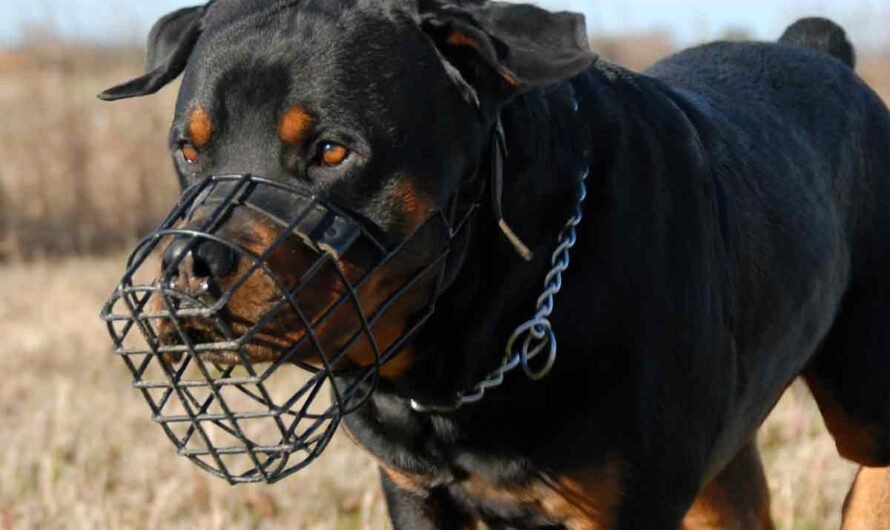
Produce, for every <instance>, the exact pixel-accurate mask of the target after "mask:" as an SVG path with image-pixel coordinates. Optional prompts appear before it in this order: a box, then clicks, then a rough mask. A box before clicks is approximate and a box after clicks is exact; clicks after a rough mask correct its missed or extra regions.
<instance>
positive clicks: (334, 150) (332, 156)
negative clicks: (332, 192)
mask: <svg viewBox="0 0 890 530" xmlns="http://www.w3.org/2000/svg"><path fill="white" fill-rule="evenodd" d="M347 157H349V149H347V148H345V147H343V146H342V145H340V144H338V143H336V142H322V143H321V144H320V145H319V147H318V160H319V162H320V163H321V164H323V165H324V166H327V167H336V166H339V165H340V164H342V163H343V161H344V160H346V158H347Z"/></svg>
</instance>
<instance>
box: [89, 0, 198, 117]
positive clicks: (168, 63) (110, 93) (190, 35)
mask: <svg viewBox="0 0 890 530" xmlns="http://www.w3.org/2000/svg"><path fill="white" fill-rule="evenodd" d="M203 15H204V6H195V7H186V8H184V9H179V10H177V11H174V12H172V13H170V14H168V15H166V16H164V17H162V18H161V19H160V20H158V21H157V22H155V25H154V26H153V27H152V28H151V32H150V33H149V34H148V52H147V54H146V59H145V72H146V73H145V75H143V76H142V77H137V78H136V79H133V80H131V81H127V82H126V83H123V84H120V85H117V86H115V87H112V88H109V89H108V90H106V91H105V92H102V93H101V94H99V98H100V99H103V100H105V101H114V100H116V99H124V98H132V97H137V96H146V95H149V94H154V93H155V92H157V91H158V90H160V89H161V88H163V87H164V85H166V84H167V83H169V82H170V81H173V80H174V79H176V77H177V76H179V74H181V73H182V71H183V70H184V69H185V65H186V63H187V62H188V58H189V55H191V53H192V49H193V48H194V47H195V43H196V42H197V41H198V37H199V36H200V35H201V19H202V17H203Z"/></svg>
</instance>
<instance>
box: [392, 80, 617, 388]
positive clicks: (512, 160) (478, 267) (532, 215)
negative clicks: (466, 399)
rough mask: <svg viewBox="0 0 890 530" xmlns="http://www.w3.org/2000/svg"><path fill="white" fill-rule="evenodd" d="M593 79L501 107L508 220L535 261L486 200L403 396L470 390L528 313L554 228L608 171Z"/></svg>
mask: <svg viewBox="0 0 890 530" xmlns="http://www.w3.org/2000/svg"><path fill="white" fill-rule="evenodd" d="M598 76H600V74H598V73H597V72H596V71H593V70H591V71H589V72H585V73H583V74H581V75H579V76H577V77H576V78H574V79H572V80H571V81H567V82H563V83H560V84H558V85H553V86H549V87H545V88H543V89H538V90H535V91H532V92H530V93H527V94H524V95H522V96H520V97H518V98H517V99H516V100H514V101H513V102H512V103H510V104H509V105H507V106H506V107H505V108H504V109H503V110H502V114H501V117H502V120H503V125H504V131H505V136H506V143H507V153H506V158H505V160H504V194H503V211H504V216H505V220H506V222H507V223H508V224H509V225H510V226H511V228H513V230H514V231H515V232H516V233H517V235H518V236H519V237H520V238H521V239H522V240H523V242H525V243H526V244H527V245H528V246H529V247H530V248H531V250H532V251H533V253H534V258H533V260H532V261H531V262H525V261H524V260H523V259H521V258H520V257H519V255H518V254H517V252H516V249H515V248H514V247H513V246H512V245H511V244H510V243H509V242H508V240H507V239H506V238H505V237H504V235H503V234H502V233H501V231H500V229H499V228H498V226H497V221H496V219H495V218H494V214H493V208H491V207H489V206H488V204H487V203H486V200H483V207H482V208H481V210H480V212H479V214H478V216H477V219H476V222H475V224H474V226H473V228H472V233H471V236H470V237H471V242H470V245H469V249H468V251H467V255H466V257H465V259H464V261H463V265H462V268H461V271H460V273H459V274H458V276H457V278H456V279H455V281H454V283H453V284H452V285H451V286H450V288H449V289H448V290H447V291H446V293H445V294H444V295H443V297H442V298H441V299H440V301H439V302H438V303H437V310H436V313H435V314H434V315H433V317H432V319H431V321H430V322H429V323H428V324H427V325H426V328H425V331H424V332H423V333H422V334H421V336H420V338H419V340H418V341H417V344H416V348H417V359H418V363H417V365H416V366H415V368H414V369H413V370H411V371H409V372H408V373H407V374H406V375H405V376H404V377H403V378H401V380H400V381H398V383H397V387H398V388H399V393H400V394H403V395H408V396H410V397H414V398H418V399H421V400H424V399H425V400H431V401H432V402H436V401H442V400H447V399H448V398H449V397H452V398H453V396H454V395H455V393H457V392H461V391H466V390H468V389H469V388H470V387H471V386H473V385H474V384H475V383H477V382H478V381H479V380H480V379H481V378H482V377H484V375H485V374H486V373H488V372H489V371H491V370H492V369H493V368H495V367H497V366H498V364H499V363H500V362H501V360H502V358H503V356H504V347H505V342H506V339H507V337H508V335H509V333H510V332H511V331H512V330H513V329H514V328H515V327H516V326H517V325H519V324H520V323H522V322H523V321H525V320H527V319H528V318H530V317H531V316H532V315H533V313H534V311H535V301H536V299H537V297H538V296H539V295H540V293H541V291H542V289H543V287H544V284H543V282H544V275H545V274H546V272H547V270H548V269H549V267H550V265H551V261H550V260H551V256H552V253H553V251H554V249H555V248H556V246H557V240H558V237H559V234H560V231H561V230H562V228H563V226H564V225H565V224H566V221H567V220H568V219H569V217H570V216H571V214H572V212H573V211H574V209H575V208H576V206H577V204H578V196H579V180H580V176H581V174H582V173H584V172H585V171H589V170H591V169H595V170H596V171H598V172H601V171H603V170H604V168H600V167H597V162H596V159H597V153H596V152H595V150H596V149H599V148H600V146H596V145H594V141H593V138H592V135H593V133H594V128H593V127H591V124H596V123H597V117H596V115H595V114H596V112H597V110H596V108H595V105H593V104H592V102H593V101H594V100H595V99H596V97H597V95H596V94H595V92H597V90H600V89H601V88H600V87H598V86H597V83H598V80H597V77H598ZM603 147H604V148H605V146H603ZM483 172H487V167H485V168H484V170H483ZM591 179H592V180H594V181H595V179H596V175H592V176H591ZM592 222H595V221H592ZM517 377H518V376H517ZM433 382H434V383H433Z"/></svg>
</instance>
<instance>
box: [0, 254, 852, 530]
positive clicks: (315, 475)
mask: <svg viewBox="0 0 890 530" xmlns="http://www.w3.org/2000/svg"><path fill="white" fill-rule="evenodd" d="M122 263H123V256H115V257H109V258H101V259H100V258H93V259H66V260H61V261H57V262H55V263H46V262H43V263H34V264H28V265H5V266H2V267H0V366H2V367H3V368H4V376H5V377H4V380H3V382H2V383H0V530H13V529H14V530H25V529H29V530H30V529H34V530H38V529H39V530H56V529H58V530H63V529H64V530H103V529H109V530H111V529H114V530H118V529H140V530H141V529H146V530H153V529H165V530H166V529H194V528H201V529H208V530H210V529H222V528H226V529H232V530H248V529H251V530H253V529H264V530H265V529H268V530H272V529H285V528H286V529H289V530H293V529H307V530H315V529H318V530H321V529H328V530H352V529H375V530H376V529H382V528H387V527H388V525H387V523H386V522H385V520H386V519H385V509H384V507H383V505H382V498H381V495H380V492H379V489H378V486H377V482H376V472H375V469H374V466H373V464H372V463H371V461H370V459H369V458H368V457H366V456H365V455H364V454H362V453H361V452H360V451H359V450H358V449H357V448H355V447H354V446H353V444H352V443H351V442H350V441H349V440H348V439H347V438H346V437H345V436H343V435H342V434H338V435H337V436H336V437H335V440H334V441H333V442H332V445H331V447H330V448H329V449H328V450H327V451H326V452H325V453H324V455H323V456H322V457H321V458H320V459H319V460H318V461H316V462H315V463H314V464H312V465H311V466H310V467H309V468H308V469H306V470H305V471H303V472H301V473H299V474H298V475H297V476H294V477H292V478H290V479H287V480H285V481H283V482H282V483H279V484H277V485H274V486H249V487H244V486H239V487H236V488H232V487H229V486H228V485H226V484H225V483H223V482H222V481H221V480H219V479H216V478H213V477H211V476H209V475H207V474H205V473H204V472H203V471H200V470H199V469H198V468H197V467H195V466H194V465H192V464H190V463H189V462H188V461H186V460H185V459H183V458H179V457H177V456H176V455H175V453H174V449H173V446H172V445H171V444H170V443H169V441H168V440H167V439H166V437H165V436H164V435H163V434H162V432H161V430H160V429H159V428H157V427H156V426H155V425H154V424H153V423H152V422H151V420H150V418H149V411H148V408H147V407H146V406H145V404H144V402H143V400H142V398H141V397H140V396H139V395H138V394H137V393H136V392H135V391H134V390H132V389H131V388H130V386H129V381H130V379H129V374H128V373H127V371H126V369H125V367H124V365H123V363H121V362H120V361H119V360H117V359H116V358H114V357H113V356H112V355H111V353H110V344H109V340H108V338H107V335H106V333H105V331H104V327H103V324H102V323H101V322H100V321H99V319H98V312H99V309H100V306H101V304H102V302H103V300H104V299H105V297H106V296H107V295H108V294H109V292H110V289H111V288H112V286H113V285H114V282H115V280H116V279H117V276H118V275H119V274H120V272H121V267H122ZM760 442H761V447H762V448H763V450H764V459H765V461H766V466H767V470H768V474H769V480H770V486H771V488H772V492H773V493H772V494H773V514H774V516H775V519H776V521H777V523H778V524H779V526H780V528H782V529H785V530H828V529H834V528H837V527H838V515H839V512H840V505H841V503H842V501H843V497H844V495H845V493H846V490H847V487H848V485H849V483H850V481H851V478H852V475H853V472H854V468H853V466H852V465H850V464H847V463H844V462H843V461H841V460H840V459H839V457H838V456H837V454H836V453H835V450H834V445H833V443H832V441H831V439H830V438H829V437H828V435H827V434H826V433H825V430H824V427H823V425H822V422H821V419H820V418H819V416H818V413H817V411H816V409H815V406H814V404H813V402H812V400H811V399H810V397H809V396H808V395H807V393H806V390H805V389H804V388H803V387H801V386H795V387H793V388H792V389H791V391H790V392H789V393H788V394H787V395H786V396H785V398H784V399H783V400H782V402H781V403H780V404H779V405H778V407H777V408H776V410H775V412H774V413H773V415H772V417H771V418H770V420H769V421H768V422H767V424H766V426H765V427H764V428H763V430H762V432H761V437H760Z"/></svg>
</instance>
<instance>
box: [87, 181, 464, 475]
mask: <svg viewBox="0 0 890 530" xmlns="http://www.w3.org/2000/svg"><path fill="white" fill-rule="evenodd" d="M458 231H459V228H457V227H455V226H454V223H453V220H452V219H449V218H448V216H446V215H445V214H444V213H443V212H435V213H433V214H432V215H431V216H430V218H429V219H428V220H427V221H426V222H425V223H424V224H423V225H422V226H421V227H420V228H419V229H417V230H416V231H414V232H413V233H412V234H411V235H408V236H405V237H401V238H387V236H385V235H383V234H382V232H379V231H377V230H375V229H374V228H373V227H371V226H370V225H369V223H367V222H365V221H363V220H361V219H359V218H357V217H356V216H354V215H351V214H349V213H347V212H345V211H343V210H340V209H338V208H337V207H335V206H333V205H330V204H327V203H325V202H324V201H322V200H320V199H319V198H318V197H315V196H312V195H309V194H306V193H304V192H302V191H300V190H299V189H296V188H294V187H291V186H289V185H287V184H285V183H281V182H277V181H273V180H270V179H265V178H261V177H256V176H252V175H230V176H214V177H208V178H206V179H204V180H202V181H201V182H199V183H198V184H196V185H195V186H193V187H191V188H189V189H187V190H186V191H185V192H184V194H183V196H182V199H181V200H180V202H179V204H178V205H177V206H176V208H174V209H173V211H172V212H171V213H170V214H169V215H168V217H167V218H166V219H165V221H164V222H163V223H162V225H161V226H160V227H159V228H158V229H157V230H156V231H155V232H153V233H152V234H151V235H149V236H148V237H146V238H145V239H144V240H143V241H142V242H141V243H140V244H139V245H138V246H137V248H136V249H135V250H134V251H133V253H132V254H131V256H130V258H129V259H128V262H127V270H126V272H125V274H124V277H123V279H122V280H121V282H120V284H119V285H118V286H117V288H116V289H115V291H114V293H113V294H112V296H111V297H110V298H109V300H108V301H107V303H106V305H105V307H104V308H103V310H102V314H101V316H102V318H103V320H105V321H106V323H107V327H108V330H109V333H110V335H111V338H112V341H113V345H114V352H115V354H116V355H117V356H119V357H120V358H121V359H122V360H123V361H124V363H125V364H126V366H127V368H128V369H129V370H130V372H131V374H132V376H133V386H134V387H135V388H136V389H138V390H139V391H140V392H141V394H142V395H143V397H144V398H145V400H146V402H147V403H148V405H149V407H150V409H151V414H152V418H153V420H154V421H155V422H157V423H158V424H159V425H160V426H161V427H162V428H163V430H164V432H165V433H166V435H167V436H168V438H169V439H170V440H171V441H172V442H173V443H174V444H175V446H176V448H177V451H178V453H179V454H180V455H182V456H185V457H187V458H188V459H190V460H191V461H192V462H194V463H195V464H197V465H199V466H200V467H201V468H203V469H204V470H206V471H208V472H210V473H212V474H214V475H216V476H219V477H221V478H224V479H225V480H227V481H229V482H230V483H247V482H267V483H272V482H276V481H278V480H281V479H282V478H285V477H287V476H289V475H292V474H294V473H296V472H297V471H299V470H300V469H302V468H304V467H305V466H307V465H308V464H309V463H310V462H312V461H313V460H314V459H315V458H317V457H318V456H319V454H321V452H322V451H323V450H324V448H325V447H326V446H327V444H328V442H329V441H330V440H331V437H332V436H333V434H334V431H335V430H336V427H337V425H338V423H339V421H340V419H341V418H342V417H343V416H344V415H345V414H349V413H350V412H352V411H354V410H356V409H357V408H358V407H360V406H361V405H362V404H364V403H365V402H366V401H367V399H368V398H369V397H370V395H371V393H372V392H373V390H374V388H375V387H376V385H377V382H378V380H379V378H380V377H381V371H383V372H384V373H385V371H386V369H387V368H386V367H387V366H393V365H396V364H398V362H397V359H396V358H397V357H400V356H401V354H403V353H404V352H405V350H406V349H407V348H406V345H408V344H409V343H410V341H411V339H412V338H413V337H414V336H415V335H416V333H417V332H418V331H419V329H420V328H421V326H422V325H423V323H424V322H425V321H426V320H427V319H428V318H429V317H430V315H431V314H432V311H433V307H434V303H435V300H436V298H437V296H438V294H439V293H440V292H441V290H442V288H443V281H444V278H445V275H446V269H447V268H448V267H447V261H448V254H449V248H450V242H451V240H452V239H453V238H454V237H455V235H456V233H457V232H458ZM390 239H391V240H390ZM387 363H391V364H390V365H387Z"/></svg>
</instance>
